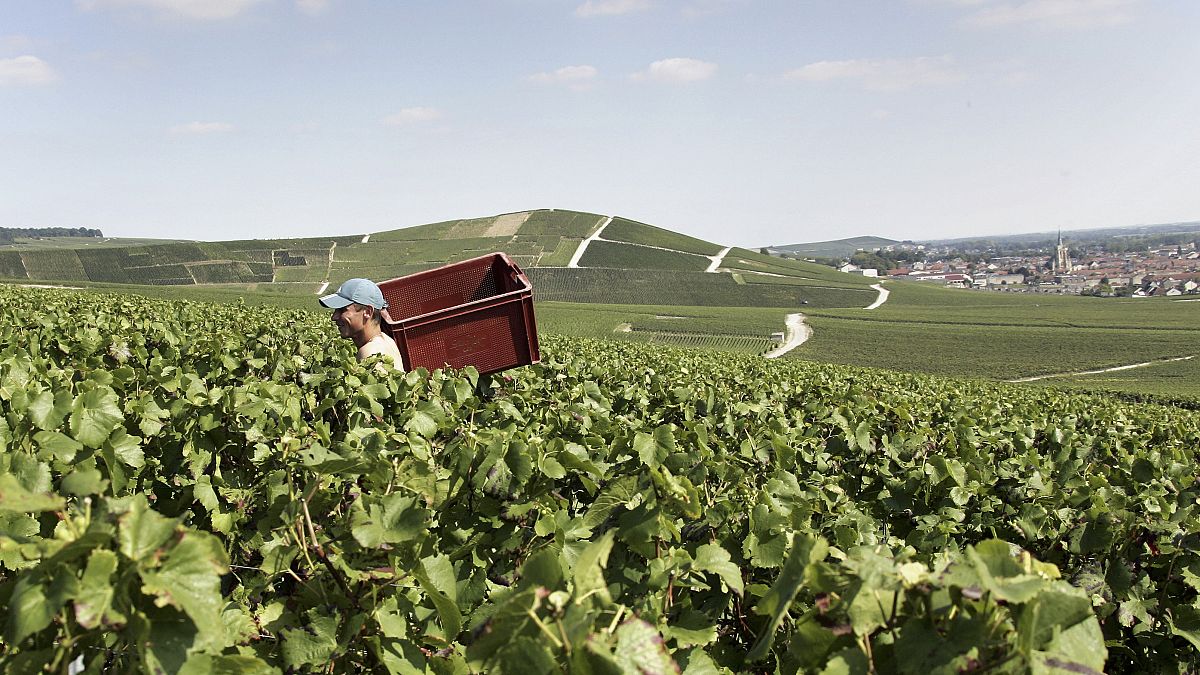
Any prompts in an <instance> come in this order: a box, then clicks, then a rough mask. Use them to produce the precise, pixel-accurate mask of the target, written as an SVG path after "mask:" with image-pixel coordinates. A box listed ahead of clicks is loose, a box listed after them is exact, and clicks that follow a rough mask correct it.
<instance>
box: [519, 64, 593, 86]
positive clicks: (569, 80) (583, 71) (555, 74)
mask: <svg viewBox="0 0 1200 675" xmlns="http://www.w3.org/2000/svg"><path fill="white" fill-rule="evenodd" d="M597 74H598V71H597V70H596V69H595V67H593V66H563V67H562V68H559V69H558V70H555V71H551V72H548V73H535V74H533V75H530V76H529V77H527V78H525V79H526V80H528V81H530V82H534V83H536V84H549V85H564V86H566V87H569V88H571V89H573V90H575V91H582V90H584V89H589V88H591V86H592V84H593V83H594V82H595V80H596V75H597Z"/></svg>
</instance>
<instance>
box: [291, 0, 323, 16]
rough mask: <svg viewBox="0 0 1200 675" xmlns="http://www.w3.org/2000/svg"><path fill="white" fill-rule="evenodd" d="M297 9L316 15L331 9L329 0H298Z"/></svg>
mask: <svg viewBox="0 0 1200 675" xmlns="http://www.w3.org/2000/svg"><path fill="white" fill-rule="evenodd" d="M296 9H299V10H300V11H301V12H304V13H305V14H311V15H313V16H316V15H317V14H322V13H324V12H325V10H327V9H329V0H296Z"/></svg>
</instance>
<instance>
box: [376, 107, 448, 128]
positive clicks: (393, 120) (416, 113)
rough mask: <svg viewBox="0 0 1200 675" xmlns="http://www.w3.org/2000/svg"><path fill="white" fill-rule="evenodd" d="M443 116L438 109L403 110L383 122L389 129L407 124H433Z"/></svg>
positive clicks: (418, 108)
mask: <svg viewBox="0 0 1200 675" xmlns="http://www.w3.org/2000/svg"><path fill="white" fill-rule="evenodd" d="M441 116H442V113H441V112H440V111H438V109H437V108H421V107H416V108H401V109H400V112H398V113H396V114H395V115H388V116H387V117H385V118H383V120H382V121H383V123H384V124H386V125H387V126H389V127H399V126H404V125H407V124H417V123H420V122H431V121H433V120H436V119H438V118H440V117H441Z"/></svg>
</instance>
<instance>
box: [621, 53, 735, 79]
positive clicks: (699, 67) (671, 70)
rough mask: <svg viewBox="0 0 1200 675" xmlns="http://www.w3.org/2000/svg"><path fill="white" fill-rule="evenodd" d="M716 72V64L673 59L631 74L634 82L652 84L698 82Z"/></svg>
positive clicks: (656, 62)
mask: <svg viewBox="0 0 1200 675" xmlns="http://www.w3.org/2000/svg"><path fill="white" fill-rule="evenodd" d="M716 72H717V64H715V63H709V62H708V61H701V60H699V59H687V58H674V59H663V60H662V61H655V62H654V63H651V64H650V66H649V67H648V68H646V69H645V70H643V71H641V72H637V73H634V74H633V76H632V77H633V79H635V80H650V81H654V82H698V81H700V80H707V79H708V78H710V77H712V76H713V74H714V73H716Z"/></svg>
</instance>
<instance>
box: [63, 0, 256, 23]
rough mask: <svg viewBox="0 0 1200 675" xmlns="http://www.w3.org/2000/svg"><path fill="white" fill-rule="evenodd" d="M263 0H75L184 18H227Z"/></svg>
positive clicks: (87, 6)
mask: <svg viewBox="0 0 1200 675" xmlns="http://www.w3.org/2000/svg"><path fill="white" fill-rule="evenodd" d="M261 2H263V0H75V5H76V6H77V7H79V8H81V9H86V10H92V9H119V8H123V7H132V8H147V9H153V10H157V11H159V12H163V13H165V14H175V15H177V16H181V17H183V18H185V19H203V20H215V19H229V18H232V17H235V16H237V15H239V14H241V13H243V12H245V11H246V10H248V9H250V8H251V7H253V6H254V5H257V4H259V3H261Z"/></svg>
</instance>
